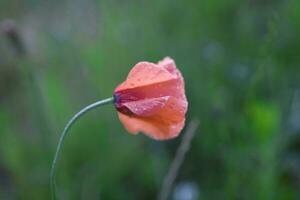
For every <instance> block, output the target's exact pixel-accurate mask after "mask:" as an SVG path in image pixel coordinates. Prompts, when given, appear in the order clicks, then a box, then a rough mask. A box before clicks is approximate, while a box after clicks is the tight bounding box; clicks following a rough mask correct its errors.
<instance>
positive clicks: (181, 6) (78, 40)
mask: <svg viewBox="0 0 300 200" xmlns="http://www.w3.org/2000/svg"><path fill="white" fill-rule="evenodd" d="M8 19H12V20H14V22H12V21H10V20H8ZM0 23H1V25H0V26H1V35H0V199H8V200H10V199H30V200H35V199H36V200H41V199H50V192H49V171H50V164H51V161H52V158H53V154H54V149H55V146H56V143H57V141H58V137H59V133H60V132H61V130H62V128H63V126H64V124H65V123H66V122H67V120H68V119H69V118H70V117H71V116H72V114H74V113H75V112H76V111H78V110H79V109H81V108H82V107H84V106H85V105H87V104H89V103H91V102H94V101H96V100H99V99H102V98H105V97H109V96H111V95H112V92H113V89H114V88H115V87H116V86H117V85H118V84H119V83H120V82H122V81H123V80H124V79H125V77H126V75H127V73H128V71H129V70H130V68H131V67H132V66H133V65H134V64H135V63H137V62H138V61H141V60H147V61H153V62H156V61H158V60H160V59H162V58H163V57H164V56H171V57H173V58H174V59H175V60H176V62H177V65H178V67H179V68H180V69H181V71H182V73H183V75H184V77H185V81H186V91H187V97H188V99H189V112H188V118H187V123H189V121H190V120H191V119H192V118H198V119H200V121H201V128H199V130H198V132H197V134H196V137H195V138H194V140H193V142H192V146H191V149H190V152H189V153H188V155H187V158H186V160H185V162H184V164H183V166H182V168H181V170H180V173H179V174H178V178H177V179H176V183H175V187H174V188H175V189H174V190H173V191H172V194H171V197H170V199H174V200H178V199H180V200H189V199H249V200H252V199H258V200H259V199H262V200H265V199H272V200H273V199H279V200H289V199H291V200H292V199H299V198H300V54H299V53H300V38H299V36H300V1H299V0H246V1H238V0H227V1H222V0H202V1H200V0H191V1H177V0H175V1H174V0H166V1H161V0H151V1H148V0H142V1H137V0H126V1H125V0H106V1H100V0H62V1H58V0H53V1H33V0H9V1H8V0H0ZM16 37H17V38H19V39H17V40H16ZM180 139H181V137H179V138H177V139H174V140H172V141H166V142H157V141H152V140H151V139H149V138H147V137H145V136H143V135H138V136H132V135H130V134H128V133H127V132H126V131H125V130H124V128H123V127H122V125H121V124H120V122H119V120H118V118H117V114H116V111H115V109H114V108H113V106H106V107H103V108H101V109H98V110H95V111H93V112H92V113H89V114H88V115H86V116H85V117H84V118H83V119H81V120H80V121H79V122H78V123H77V124H76V125H75V126H74V127H73V129H72V131H71V133H70V135H69V136H68V137H67V139H66V142H65V145H64V148H63V153H62V156H61V160H60V161H59V166H58V177H57V182H58V188H59V189H58V192H59V196H60V197H61V198H62V199H107V200H110V199H111V200H115V199H121V200H132V199H145V200H146V199H149V200H153V199H155V198H156V196H157V194H158V192H159V190H160V188H161V184H162V180H163V177H164V176H165V174H166V172H167V170H168V168H169V166H170V162H171V161H172V158H173V156H174V153H175V151H176V148H177V147H178V144H179V142H180ZM189 197H190V198H189Z"/></svg>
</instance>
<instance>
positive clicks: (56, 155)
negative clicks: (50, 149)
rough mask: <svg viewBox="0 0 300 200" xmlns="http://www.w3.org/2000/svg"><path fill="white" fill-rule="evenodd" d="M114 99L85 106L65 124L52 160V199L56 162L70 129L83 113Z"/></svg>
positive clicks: (54, 193)
mask: <svg viewBox="0 0 300 200" xmlns="http://www.w3.org/2000/svg"><path fill="white" fill-rule="evenodd" d="M113 101H114V98H113V97H111V98H107V99H104V100H101V101H97V102H95V103H92V104H90V105H88V106H86V107H85V108H83V109H82V110H80V111H79V112H78V113H76V114H75V115H74V116H73V117H72V118H71V119H70V120H69V122H68V123H67V125H66V126H65V128H64V130H63V132H62V134H61V136H60V138H59V141H58V144H57V147H56V151H55V155H54V159H53V162H52V166H51V173H50V187H51V193H52V199H56V182H55V176H56V163H57V161H58V158H59V154H60V151H61V147H62V144H63V141H64V139H65V137H66V135H67V133H68V131H69V130H70V128H71V127H72V125H73V124H74V123H75V122H76V121H77V119H79V118H80V117H81V116H82V115H83V114H85V113H87V112H88V111H90V110H92V109H94V108H96V107H99V106H102V105H105V104H109V103H112V102H113Z"/></svg>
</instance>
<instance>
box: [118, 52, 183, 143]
mask: <svg viewBox="0 0 300 200" xmlns="http://www.w3.org/2000/svg"><path fill="white" fill-rule="evenodd" d="M114 104H115V107H116V109H117V110H118V116H119V119H120V121H121V122H122V123H123V125H124V126H125V128H126V129H127V130H128V132H130V133H132V134H137V133H139V132H143V133H144V134H146V135H147V136H149V137H151V138H153V139H157V140H166V139H171V138H174V137H176V136H177V135H178V134H179V133H180V131H181V130H182V128H183V127H184V123H185V114H186V111H187V106H188V102H187V99H186V96H185V89H184V80H183V77H182V75H181V73H180V71H179V70H178V69H177V68H176V65H175V62H174V60H172V59H171V58H169V57H166V58H164V59H163V60H162V61H159V62H158V63H157V64H155V63H151V62H139V63H137V64H136V65H135V66H134V67H133V68H132V70H131V71H130V72H129V74H128V76H127V79H126V80H125V81H124V82H123V83H122V84H120V85H119V86H118V87H117V88H116V89H115V91H114Z"/></svg>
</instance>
